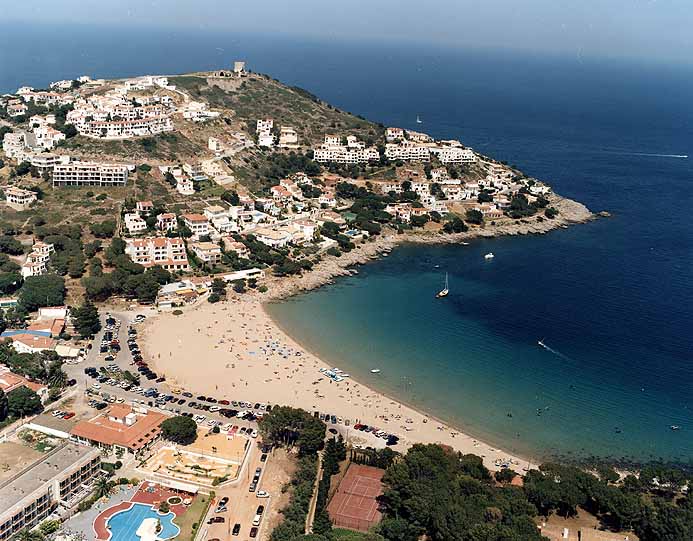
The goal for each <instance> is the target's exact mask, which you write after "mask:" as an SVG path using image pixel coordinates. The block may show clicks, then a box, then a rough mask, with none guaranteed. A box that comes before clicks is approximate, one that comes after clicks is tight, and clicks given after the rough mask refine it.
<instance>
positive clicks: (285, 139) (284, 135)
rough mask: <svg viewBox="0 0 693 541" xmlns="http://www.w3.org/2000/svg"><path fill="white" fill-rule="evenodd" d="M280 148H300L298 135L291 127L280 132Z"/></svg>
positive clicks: (284, 127) (285, 127) (286, 127)
mask: <svg viewBox="0 0 693 541" xmlns="http://www.w3.org/2000/svg"><path fill="white" fill-rule="evenodd" d="M279 146H280V147H281V148H298V134H297V133H296V130H295V129H293V128H292V127H290V126H282V127H281V129H280V130H279Z"/></svg>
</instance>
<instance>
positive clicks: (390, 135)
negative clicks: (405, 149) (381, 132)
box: [385, 128, 404, 143]
mask: <svg viewBox="0 0 693 541" xmlns="http://www.w3.org/2000/svg"><path fill="white" fill-rule="evenodd" d="M385 139H386V141H387V142H388V143H394V142H397V141H402V140H404V130H403V129H402V128H387V129H386V130H385Z"/></svg>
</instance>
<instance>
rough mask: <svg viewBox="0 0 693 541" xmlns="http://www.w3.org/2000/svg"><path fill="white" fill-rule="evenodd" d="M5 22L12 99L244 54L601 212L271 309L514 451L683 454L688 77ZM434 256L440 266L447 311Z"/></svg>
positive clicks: (359, 109) (390, 386) (418, 253)
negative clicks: (458, 143) (21, 92)
mask: <svg viewBox="0 0 693 541" xmlns="http://www.w3.org/2000/svg"><path fill="white" fill-rule="evenodd" d="M0 30H5V31H2V32H0V91H8V90H14V89H16V87H18V86H19V85H20V84H33V85H36V86H41V85H45V84H46V83H47V82H48V81H50V80H54V79H58V78H63V77H74V76H77V75H79V74H81V73H89V74H91V75H92V76H95V77H98V76H103V77H117V76H127V75H136V74H143V73H178V72H185V71H192V70H201V69H210V68H213V67H220V66H224V65H229V64H230V63H231V62H232V61H233V60H234V59H236V58H245V59H246V60H247V61H248V63H249V66H250V67H251V68H252V69H255V70H257V71H262V72H266V73H269V74H271V75H273V76H274V77H276V78H278V79H280V80H282V81H284V82H287V83H289V84H297V85H299V86H302V87H304V88H306V89H308V90H310V91H312V92H314V93H315V94H317V95H319V96H320V97H322V98H324V99H326V100H328V101H330V102H332V103H334V104H335V105H337V106H339V107H341V108H343V109H345V110H349V111H352V112H354V113H358V114H362V115H363V116H366V117H368V118H371V119H374V120H378V121H381V122H383V123H385V124H389V125H399V126H403V127H405V128H417V126H416V125H415V123H414V119H415V118H416V115H417V114H419V115H420V116H421V118H422V119H423V120H424V124H423V126H418V128H421V129H424V130H425V131H427V132H429V133H431V134H432V135H435V136H444V137H455V138H460V139H461V140H462V141H463V142H464V143H465V144H468V145H470V146H472V147H474V148H476V149H478V150H480V151H481V152H484V153H487V154H489V155H492V156H494V157H497V158H499V159H504V160H508V161H509V162H511V163H514V164H517V165H518V166H519V167H521V168H522V169H523V170H525V171H526V172H527V173H529V174H532V175H535V176H537V177H539V178H542V179H545V180H546V181H548V182H549V183H550V184H552V185H553V186H554V188H555V189H556V191H557V192H559V193H561V194H563V195H566V196H569V197H572V198H574V199H577V200H580V201H582V202H584V203H585V204H587V205H588V206H589V207H590V208H592V209H593V210H602V209H606V210H609V211H610V212H611V213H612V214H613V217H612V218H610V219H604V220H599V221H597V222H593V223H590V224H587V225H581V226H577V227H573V228H571V229H569V230H559V231H556V232H553V233H551V234H550V235H547V236H542V237H532V238H511V239H497V240H486V241H478V242H474V243H473V244H472V245H471V246H469V247H454V246H453V247H451V246H444V247H404V248H402V249H400V250H397V251H396V252H394V253H393V254H392V255H391V256H390V257H389V258H386V259H384V260H383V261H381V262H378V263H374V264H372V265H368V266H367V267H364V268H362V269H361V272H360V274H359V275H358V276H355V277H351V278H347V279H344V280H340V281H339V282H338V284H336V285H335V286H331V287H326V288H323V289H321V290H319V291H315V292H312V293H310V294H307V295H303V296H301V297H298V298H296V299H294V300H292V301H289V302H286V303H283V304H281V305H276V306H274V307H273V312H274V314H275V315H276V317H278V318H279V320H280V321H281V323H282V325H283V326H284V327H286V328H287V329H289V330H291V331H292V332H293V333H294V334H295V336H296V337H297V338H299V339H300V340H302V341H303V342H304V343H305V344H306V345H308V346H310V347H311V348H313V349H315V350H317V351H318V352H320V353H321V354H323V355H325V356H327V357H328V358H332V359H335V363H337V362H338V363H341V364H342V365H343V367H344V368H347V369H348V370H349V371H350V372H352V373H353V374H355V375H361V376H362V377H363V378H364V379H368V382H369V383H371V384H373V385H375V386H377V387H379V388H381V389H383V390H386V391H389V392H391V393H394V394H398V395H399V396H401V397H402V398H405V399H407V400H409V401H411V402H413V403H415V404H417V405H419V406H422V407H424V408H427V409H429V410H431V411H432V412H434V413H436V414H438V415H439V416H441V417H444V418H446V419H449V420H453V421H455V422H457V423H458V424H460V425H462V426H463V427H464V428H466V429H467V430H469V431H471V432H472V433H474V434H475V435H478V436H484V437H486V438H488V439H490V440H491V441H493V442H495V443H497V444H499V445H504V446H505V447H507V448H511V449H514V450H518V451H522V452H524V453H527V454H530V455H532V456H537V457H543V456H546V455H550V454H567V453H573V454H577V455H585V454H592V453H596V454H600V455H608V456H615V457H621V456H630V457H635V458H638V459H647V458H658V457H663V458H666V459H677V460H684V461H687V460H690V459H691V457H693V413H692V411H691V409H692V408H693V367H692V365H691V361H692V356H693V333H692V330H693V302H692V301H693V293H692V290H691V283H693V232H692V231H691V225H693V220H692V219H691V208H692V206H693V205H692V203H693V195H692V193H693V192H692V188H693V159H679V158H674V157H669V156H666V155H674V154H676V155H683V154H691V155H693V104H691V96H692V95H693V73H692V72H691V71H690V68H685V69H684V68H681V69H677V68H675V67H671V66H667V67H663V66H653V65H645V64H643V65H639V64H635V63H616V62H613V61H599V60H596V59H586V60H585V59H581V60H579V59H577V58H569V57H568V58H559V57H554V56H544V57H542V56H532V55H524V56H517V55H514V54H510V53H507V52H489V51H456V50H443V49H436V48H422V47H421V46H416V47H415V46H413V45H406V44H404V45H403V44H389V45H383V44H374V43H372V44H368V43H353V44H352V43H319V42H299V41H296V40H293V41H292V40H289V39H288V38H283V37H281V36H280V37H277V36H251V35H230V34H219V33H217V34H215V33H209V32H202V31H200V32H189V33H181V32H168V31H157V30H151V29H141V30H132V29H130V30H118V31H117V32H116V31H113V30H108V29H97V30H92V29H85V28H79V27H70V28H64V27H62V28H48V27H23V28H21V29H17V28H15V29H2V28H0ZM66 33H67V34H69V35H70V36H71V39H69V40H62V39H57V38H58V37H60V36H64V35H66ZM18 43H21V44H22V47H18V46H17V44H18ZM655 155H662V156H655ZM488 251H493V252H494V253H495V254H496V258H495V260H494V261H492V262H490V263H487V262H485V261H484V260H483V254H484V253H486V252H488ZM435 264H439V265H440V266H441V269H445V270H447V271H448V272H449V273H450V283H451V289H452V294H451V296H450V297H449V298H448V299H447V300H445V301H443V302H441V301H438V302H435V301H434V300H433V298H432V295H433V293H435V291H437V290H438V289H439V288H440V284H441V282H442V277H441V276H440V271H439V270H435V269H434V268H433V265H435ZM539 338H544V339H545V342H546V344H547V345H549V346H550V347H551V348H552V349H553V350H554V351H555V353H552V352H550V351H548V350H544V349H542V348H540V347H538V346H537V345H536V341H537V340H538V339H539ZM373 366H378V367H380V368H381V369H382V370H383V373H382V374H381V377H380V378H378V379H377V380H374V379H373V378H372V377H370V375H369V373H368V370H369V369H370V368H372V367H373ZM538 408H542V409H543V412H542V414H541V416H537V414H536V412H537V409H538ZM546 408H548V409H546ZM508 413H512V417H508V415H507V414H508ZM672 424H676V425H681V426H682V429H681V430H680V431H678V432H672V431H671V430H669V428H668V427H669V426H670V425H672ZM616 428H618V429H619V430H620V433H617V432H616V430H615V429H616Z"/></svg>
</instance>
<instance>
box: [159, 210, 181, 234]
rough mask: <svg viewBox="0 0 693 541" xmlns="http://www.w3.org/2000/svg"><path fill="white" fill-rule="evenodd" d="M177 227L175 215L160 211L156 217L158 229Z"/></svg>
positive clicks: (167, 229)
mask: <svg viewBox="0 0 693 541" xmlns="http://www.w3.org/2000/svg"><path fill="white" fill-rule="evenodd" d="M176 227H178V223H177V220H176V215H175V214H173V213H172V212H162V213H161V214H159V215H158V216H157V217H156V228H157V229H158V230H159V231H175V230H176Z"/></svg>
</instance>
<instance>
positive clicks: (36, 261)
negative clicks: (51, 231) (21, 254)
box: [21, 242, 55, 278]
mask: <svg viewBox="0 0 693 541" xmlns="http://www.w3.org/2000/svg"><path fill="white" fill-rule="evenodd" d="M54 251H55V248H54V246H53V245H52V244H48V243H45V242H35V243H34V245H33V247H32V250H31V252H29V254H27V256H26V260H25V261H24V263H23V264H22V269H21V273H22V277H24V278H29V277H30V276H41V275H42V274H46V272H48V262H49V261H50V259H51V254H52V253H53V252H54Z"/></svg>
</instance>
